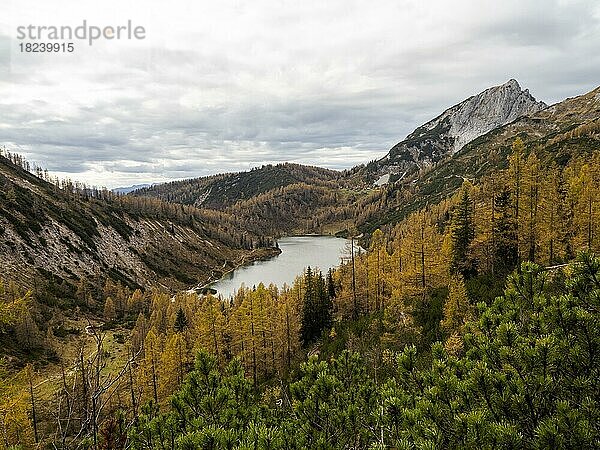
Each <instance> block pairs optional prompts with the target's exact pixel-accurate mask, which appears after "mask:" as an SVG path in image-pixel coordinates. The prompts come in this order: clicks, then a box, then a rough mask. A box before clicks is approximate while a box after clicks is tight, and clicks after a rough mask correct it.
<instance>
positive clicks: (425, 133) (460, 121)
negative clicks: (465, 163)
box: [367, 80, 547, 184]
mask: <svg viewBox="0 0 600 450" xmlns="http://www.w3.org/2000/svg"><path fill="white" fill-rule="evenodd" d="M546 106H547V105H546V104H545V103H544V102H538V101H537V100H536V99H535V98H534V97H533V96H532V95H531V94H530V93H529V91H528V90H527V89H525V90H522V89H521V87H520V86H519V83H518V82H517V81H516V80H509V81H508V82H506V83H504V84H503V85H500V86H494V87H491V88H489V89H486V90H485V91H483V92H481V93H480V94H477V95H474V96H472V97H469V98H468V99H466V100H464V101H463V102H461V103H459V104H457V105H454V106H453V107H451V108H449V109H447V110H446V111H444V112H443V113H442V114H440V115H439V116H438V117H436V118H435V119H433V120H431V121H429V122H427V123H426V124H424V125H422V126H420V127H419V128H417V129H416V130H415V131H413V132H412V133H411V134H409V135H408V136H407V137H406V139H404V140H403V141H402V142H400V143H398V144H396V145H395V146H394V147H392V149H391V150H390V151H389V153H388V154H387V155H386V156H385V157H384V158H382V159H380V160H379V161H375V162H374V163H371V164H369V166H367V173H368V174H370V175H371V177H375V178H374V179H376V180H377V182H378V184H383V183H386V182H388V181H390V180H391V181H396V180H398V179H401V178H404V177H406V176H408V175H410V174H411V173H414V172H415V171H416V170H418V169H420V168H423V167H427V166H430V165H431V164H433V163H436V162H438V161H441V160H442V159H444V158H445V157H447V156H448V155H452V154H455V153H456V152H458V151H459V150H460V149H461V148H463V147H464V146H465V144H467V143H469V142H471V141H473V140H474V139H476V138H477V137H479V136H481V135H483V134H485V133H487V132H489V131H491V130H493V129H495V128H498V127H499V126H502V125H505V124H507V123H510V122H512V121H514V120H515V119H517V118H518V117H521V116H523V115H526V114H531V113H535V112H537V111H540V110H542V109H544V108H546Z"/></svg>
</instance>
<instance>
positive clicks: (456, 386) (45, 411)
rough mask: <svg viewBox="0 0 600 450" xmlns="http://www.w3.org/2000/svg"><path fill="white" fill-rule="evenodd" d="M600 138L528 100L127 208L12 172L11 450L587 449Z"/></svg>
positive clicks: (165, 187) (130, 196)
mask: <svg viewBox="0 0 600 450" xmlns="http://www.w3.org/2000/svg"><path fill="white" fill-rule="evenodd" d="M599 124H600V88H596V89H594V90H592V91H590V92H588V93H585V94H583V95H580V96H578V97H574V98H570V99H566V100H564V101H562V102H559V103H557V104H554V105H550V106H548V105H546V104H545V103H544V102H540V101H538V100H536V99H535V98H534V97H533V96H532V95H531V94H530V93H529V91H527V90H522V89H521V86H520V85H519V84H518V82H516V81H515V80H509V81H508V82H507V83H504V84H502V85H500V86H495V87H492V88H489V89H486V90H485V91H483V92H481V93H480V94H477V95H474V96H472V97H469V98H468V99H466V100H464V101H463V102H461V103H458V104H456V105H455V106H453V107H451V108H449V109H447V110H446V111H444V112H442V113H441V114H440V115H439V116H438V117H436V118H434V119H433V120H431V121H429V122H427V123H425V124H424V125H422V126H419V127H417V128H416V129H415V131H414V132H412V133H411V134H409V135H408V136H407V138H406V139H404V140H402V141H401V142H399V143H398V144H396V145H394V146H393V147H392V148H391V149H390V151H389V153H388V154H387V155H386V156H385V157H383V158H381V159H378V160H375V161H371V162H369V163H365V164H363V165H360V166H357V167H355V168H353V169H350V170H345V171H335V170H329V169H323V168H319V167H313V166H303V165H299V164H292V163H284V164H276V165H264V166H262V167H257V168H255V169H253V170H251V171H247V172H238V173H226V174H219V175H213V176H209V177H200V178H195V179H189V180H184V181H173V182H169V183H164V184H154V185H147V186H142V187H140V188H139V189H133V190H131V192H125V193H119V194H117V193H113V192H110V191H108V190H106V189H98V188H95V187H92V186H88V185H85V184H83V183H80V182H74V181H71V180H68V179H67V180H59V179H55V178H53V177H51V176H49V175H48V174H47V172H45V171H44V170H42V169H41V168H37V167H31V166H30V165H29V163H27V162H26V161H25V160H24V159H23V158H22V157H21V156H20V155H18V154H14V153H9V152H7V151H3V153H2V155H0V201H1V202H0V279H1V280H2V283H1V284H0V344H1V345H2V347H1V352H0V358H1V359H2V361H3V362H2V365H1V366H0V394H2V400H0V412H2V414H4V415H2V414H0V428H2V430H4V431H3V433H4V434H3V435H2V436H3V439H4V441H3V442H4V443H2V444H0V449H4V448H12V447H9V446H8V445H6V444H5V443H6V442H10V443H11V445H12V443H17V444H19V445H21V448H35V446H36V445H37V446H38V447H37V448H46V447H47V448H64V449H67V448H82V449H83V448H94V449H100V448H107V449H108V448H115V449H116V448H132V449H148V448H168V449H172V450H175V449H184V448H190V449H191V448H245V447H244V445H246V446H248V445H251V444H252V443H254V445H255V446H256V445H258V444H256V443H257V442H260V445H258V448H317V447H319V448H364V449H367V448H476V447H478V446H479V447H478V448H481V447H483V448H488V447H489V448H532V449H533V448H552V447H554V446H555V445H554V444H556V443H557V442H562V444H564V445H562V444H561V445H562V446H563V447H564V448H593V447H594V444H595V443H596V442H597V440H598V439H599V437H600V429H599V428H598V426H597V424H598V423H600V422H599V421H598V420H597V419H598V418H599V417H600V407H599V406H598V398H597V393H598V392H599V390H598V387H599V386H598V380H599V379H600V365H599V364H598V359H597V357H598V348H600V342H599V341H598V339H600V320H599V316H598V314H597V312H598V311H597V309H598V305H597V303H598V298H599V297H598V292H600V285H599V284H598V279H599V278H598V277H599V276H600V262H599V260H598V256H596V255H597V254H598V252H600V225H599V224H600V184H599V183H600V152H598V150H599V149H600V126H599ZM299 235H304V236H299ZM325 235H327V236H325ZM336 236H337V237H336ZM351 241H352V242H357V243H358V244H360V246H361V247H362V249H364V251H363V250H362V249H360V250H359V249H357V248H355V249H354V250H355V251H353V249H352V247H351V246H349V245H348V242H351ZM280 253H281V254H280ZM340 259H341V261H340ZM340 262H341V264H338V263H340ZM223 275H225V277H223ZM215 280H219V281H216V282H215ZM195 286H201V287H206V286H208V287H211V288H214V289H216V294H214V295H213V294H211V293H210V292H206V294H207V295H204V293H202V295H197V294H196V292H195V291H194V290H190V288H192V287H195ZM88 327H90V328H88ZM538 399H543V401H542V400H539V401H538ZM340 430H341V431H343V432H341V431H340ZM567 430H569V432H567ZM165 436H170V437H169V438H166V437H165ZM36 442H37V443H38V444H36ZM2 445H4V447H3V446H2ZM561 445H557V446H558V447H560V446H561Z"/></svg>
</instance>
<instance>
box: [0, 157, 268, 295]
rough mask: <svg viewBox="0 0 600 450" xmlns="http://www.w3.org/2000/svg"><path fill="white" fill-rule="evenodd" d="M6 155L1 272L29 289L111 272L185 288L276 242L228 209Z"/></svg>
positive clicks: (0, 195)
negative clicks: (130, 191)
mask: <svg viewBox="0 0 600 450" xmlns="http://www.w3.org/2000/svg"><path fill="white" fill-rule="evenodd" d="M7 156H8V157H5V156H0V185H1V187H2V189H1V190H0V200H1V203H0V261H1V262H2V266H1V269H0V276H2V277H6V278H10V279H12V280H15V281H18V282H19V283H20V284H21V285H23V286H27V287H34V286H35V285H36V284H37V285H41V284H43V283H50V284H53V285H56V284H58V285H62V284H64V286H63V287H64V289H67V290H68V289H69V287H70V286H71V287H72V286H73V285H75V284H77V282H78V281H79V280H80V279H81V278H85V279H88V280H92V279H95V278H98V277H101V278H106V277H108V278H112V279H114V280H119V281H121V282H123V283H126V284H128V285H131V286H133V287H138V286H140V287H142V286H143V287H151V286H159V285H166V286H169V287H178V288H182V287H185V286H188V285H191V284H196V283H199V282H205V281H206V280H207V279H209V278H210V274H211V271H212V270H213V269H222V268H231V267H234V266H235V263H236V261H239V260H241V259H243V258H245V257H251V256H250V252H252V251H253V250H254V249H256V248H258V247H267V246H269V245H272V243H273V242H272V241H271V240H269V239H268V238H265V237H263V236H264V234H261V235H255V234H252V233H249V232H247V231H245V230H244V229H243V228H241V227H240V223H239V221H238V219H237V218H235V217H234V216H231V215H229V214H227V213H223V212H217V211H209V210H199V209H196V208H194V207H184V206H181V205H179V206H176V205H172V204H168V203H165V202H162V201H160V200H157V199H148V198H136V197H126V196H117V195H114V194H112V193H111V192H109V191H107V190H105V189H104V190H98V189H95V188H91V187H88V186H85V185H83V184H81V183H74V182H71V181H70V180H57V179H50V177H48V175H47V172H46V173H44V172H43V171H42V170H41V169H39V168H36V169H35V170H34V171H35V172H36V175H34V174H32V173H30V172H28V171H27V170H26V168H28V163H27V162H26V161H23V160H22V158H21V157H20V156H19V155H7ZM265 254H267V253H265ZM221 271H222V270H221Z"/></svg>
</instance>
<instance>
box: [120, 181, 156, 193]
mask: <svg viewBox="0 0 600 450" xmlns="http://www.w3.org/2000/svg"><path fill="white" fill-rule="evenodd" d="M153 185H154V183H144V184H134V185H133V186H122V187H116V188H114V189H112V191H113V192H115V193H117V194H129V193H130V192H133V191H136V190H138V189H143V188H147V187H150V186H153Z"/></svg>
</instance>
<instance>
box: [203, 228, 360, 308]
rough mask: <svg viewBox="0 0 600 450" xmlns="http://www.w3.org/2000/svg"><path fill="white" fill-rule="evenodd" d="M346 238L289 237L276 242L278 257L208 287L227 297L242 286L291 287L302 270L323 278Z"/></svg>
mask: <svg viewBox="0 0 600 450" xmlns="http://www.w3.org/2000/svg"><path fill="white" fill-rule="evenodd" d="M347 242H349V241H348V240H347V239H341V238H336V237H333V236H293V237H286V238H282V239H280V240H279V248H280V249H281V254H280V255H278V256H275V257H274V258H271V259H269V260H266V261H255V262H254V263H252V264H250V265H247V266H243V267H240V268H238V269H236V270H234V271H233V272H230V273H228V274H226V275H225V276H224V277H223V278H221V279H220V280H219V281H216V282H214V283H212V284H211V285H210V287H212V288H214V289H216V290H217V295H220V296H223V298H227V297H229V296H232V295H233V294H235V291H237V290H238V289H239V288H240V286H241V285H242V284H244V285H245V286H246V287H250V288H251V287H253V286H258V284H259V283H261V282H262V283H264V284H265V286H268V285H269V284H270V283H275V284H276V285H277V286H279V287H280V288H281V287H282V286H283V285H284V284H288V285H291V284H292V283H293V281H294V279H295V278H296V276H298V275H300V274H301V273H302V272H303V271H304V270H305V269H306V267H308V266H310V267H318V268H319V269H320V270H321V271H322V272H323V275H325V272H327V270H328V269H329V268H330V267H336V266H338V265H339V264H340V260H341V257H342V256H343V255H344V253H345V252H344V249H345V247H346V243H347Z"/></svg>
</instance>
